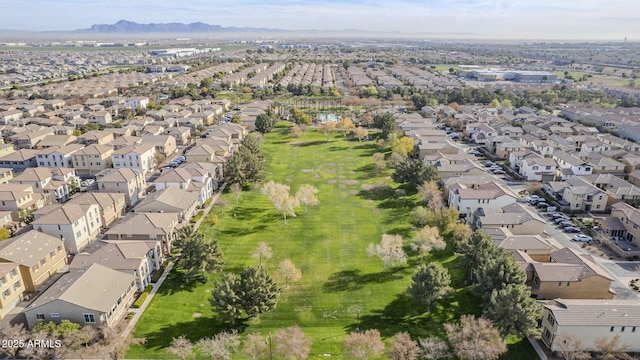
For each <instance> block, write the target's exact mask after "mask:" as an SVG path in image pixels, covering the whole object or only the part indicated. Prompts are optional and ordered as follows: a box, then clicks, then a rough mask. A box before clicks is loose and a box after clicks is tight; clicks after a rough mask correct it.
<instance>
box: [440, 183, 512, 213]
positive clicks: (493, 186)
mask: <svg viewBox="0 0 640 360" xmlns="http://www.w3.org/2000/svg"><path fill="white" fill-rule="evenodd" d="M517 199H518V197H517V196H516V195H515V194H514V193H513V192H512V191H511V190H510V189H509V188H508V187H507V186H506V185H504V184H503V183H499V182H491V183H487V184H481V185H477V186H473V187H467V186H466V185H464V184H453V185H451V187H450V188H449V206H451V207H453V208H455V209H456V210H458V213H459V214H460V215H461V216H466V215H469V214H473V212H474V211H475V210H476V209H477V208H479V207H491V206H496V207H499V208H502V207H503V206H506V205H509V204H513V203H515V202H516V200H517Z"/></svg>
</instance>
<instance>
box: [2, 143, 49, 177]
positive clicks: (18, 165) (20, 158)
mask: <svg viewBox="0 0 640 360" xmlns="http://www.w3.org/2000/svg"><path fill="white" fill-rule="evenodd" d="M38 152H39V151H38V150H32V149H20V150H17V151H14V152H12V153H9V154H5V155H3V156H2V157H0V167H2V168H10V169H13V171H16V172H20V171H23V170H24V169H26V168H30V167H36V166H38V165H37V162H36V155H38Z"/></svg>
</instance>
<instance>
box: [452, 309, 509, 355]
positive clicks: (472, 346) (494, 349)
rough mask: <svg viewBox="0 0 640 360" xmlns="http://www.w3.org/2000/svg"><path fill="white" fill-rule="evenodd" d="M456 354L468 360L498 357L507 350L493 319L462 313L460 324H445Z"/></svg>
mask: <svg viewBox="0 0 640 360" xmlns="http://www.w3.org/2000/svg"><path fill="white" fill-rule="evenodd" d="M444 329H445V331H446V332H447V336H448V338H449V343H450V344H451V346H452V347H453V351H454V353H455V355H456V356H458V357H459V358H462V359H466V360H492V359H497V358H498V357H499V356H500V355H502V354H503V353H505V352H506V351H507V346H506V345H505V343H504V342H503V341H502V339H501V338H500V333H499V332H498V330H497V329H496V328H495V327H494V326H493V324H492V323H491V321H489V320H487V319H485V318H482V317H481V318H475V317H474V316H473V315H462V316H461V317H460V322H459V323H458V324H444Z"/></svg>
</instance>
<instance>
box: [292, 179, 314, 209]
mask: <svg viewBox="0 0 640 360" xmlns="http://www.w3.org/2000/svg"><path fill="white" fill-rule="evenodd" d="M317 193H318V189H316V187H315V186H313V185H309V184H303V185H300V188H299V189H298V191H296V198H298V200H299V201H300V203H301V204H303V205H304V211H305V212H306V211H307V206H308V205H311V206H315V205H318V197H317V196H316V194H317Z"/></svg>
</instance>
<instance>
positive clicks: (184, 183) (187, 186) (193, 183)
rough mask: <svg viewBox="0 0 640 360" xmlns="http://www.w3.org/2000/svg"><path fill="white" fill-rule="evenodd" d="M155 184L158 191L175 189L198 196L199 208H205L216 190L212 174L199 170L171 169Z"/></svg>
mask: <svg viewBox="0 0 640 360" xmlns="http://www.w3.org/2000/svg"><path fill="white" fill-rule="evenodd" d="M154 184H155V187H156V191H160V190H162V189H165V188H168V187H174V188H178V189H184V190H187V191H189V192H194V193H196V194H198V207H203V206H204V203H205V202H206V201H207V200H209V198H211V196H212V195H213V189H214V181H213V179H212V176H211V173H210V172H209V171H207V170H205V169H198V168H189V169H187V168H177V169H171V170H169V171H166V172H163V173H162V174H161V175H160V176H159V177H158V178H157V179H156V180H155V181H154Z"/></svg>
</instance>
